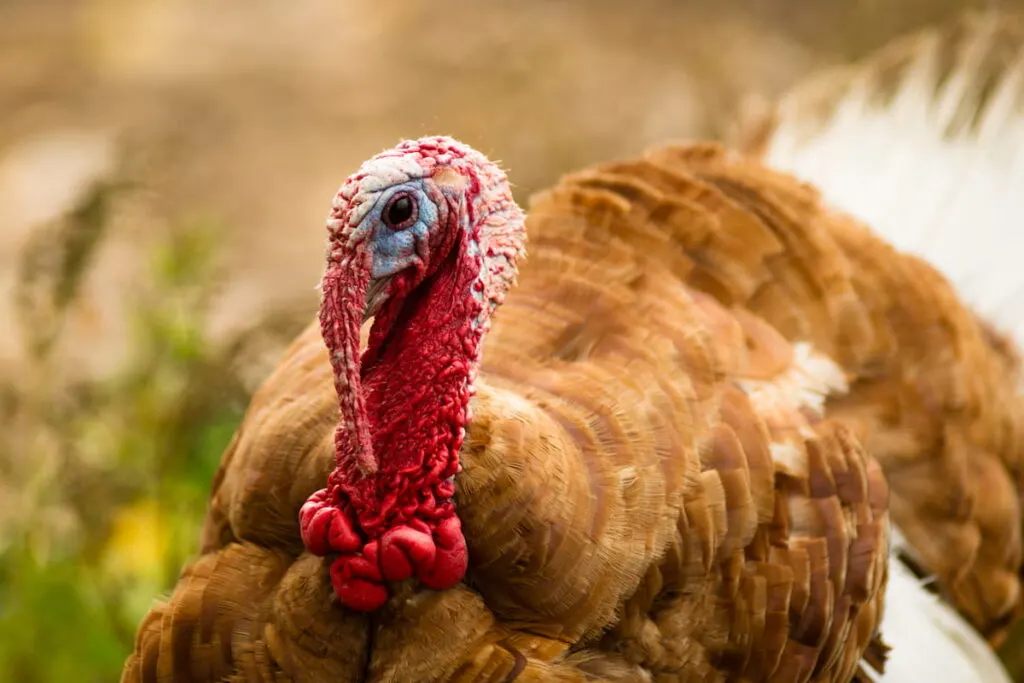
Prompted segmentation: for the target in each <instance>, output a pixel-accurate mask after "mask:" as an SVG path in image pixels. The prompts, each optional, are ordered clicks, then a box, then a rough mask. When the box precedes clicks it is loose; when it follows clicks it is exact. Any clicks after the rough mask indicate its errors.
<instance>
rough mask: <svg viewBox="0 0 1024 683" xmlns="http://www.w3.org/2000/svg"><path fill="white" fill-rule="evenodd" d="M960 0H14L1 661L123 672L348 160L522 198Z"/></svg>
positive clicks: (0, 84) (2, 58)
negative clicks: (484, 164)
mask: <svg viewBox="0 0 1024 683" xmlns="http://www.w3.org/2000/svg"><path fill="white" fill-rule="evenodd" d="M1016 5H1020V6H1024V2H1003V3H998V4H997V3H992V2H985V3H970V2H964V1H954V0H888V1H886V2H883V1H882V0H832V1H831V2H821V1H820V0H714V1H710V0H709V1H705V0H691V1H683V0H676V1H674V2H670V1H668V0H630V2H628V3H627V2H622V1H621V0H620V1H619V2H611V1H604V0H585V1H584V0H577V1H575V2H565V1H558V0H517V1H497V0H496V1H492V2H486V3H484V2H474V1H473V0H434V1H433V2H426V1H423V0H377V1H376V2H359V3H357V2H352V1H351V0H306V1H305V2H292V3H286V2H282V1H280V0H276V1H272V0H219V1H216V2H209V1H204V2H200V1H199V0H0V112H2V116H0V321H2V323H3V324H2V325H0V330H2V332H0V681H19V682H24V683H34V682H44V681H45V682H59V683H65V682H67V681H81V682H83V683H88V682H92V681H97V682H99V681H104V682H105V681H116V680H117V679H118V676H119V674H120V667H121V664H122V662H123V659H124V657H125V656H126V654H127V653H128V651H129V650H130V649H131V644H132V639H133V636H134V631H135V628H136V625H137V623H138V621H139V619H140V618H141V616H142V615H143V614H144V613H145V611H146V609H147V608H148V606H149V605H150V604H151V602H152V600H153V599H154V597H155V596H157V595H159V594H160V593H161V592H162V591H164V590H166V589H167V588H169V587H170V586H171V585H172V584H173V582H174V580H175V579H176V578H177V574H178V571H179V570H180V567H181V565H182V563H183V562H184V561H186V560H187V559H188V558H189V556H190V555H191V554H192V553H193V552H194V550H195V545H196V539H197V534H198V528H199V524H200V521H201V519H202V515H203V513H204V508H205V502H206V497H207V495H208V492H209V487H210V481H211V477H212V474H213V472H214V470H215V469H216V467H217V464H218V462H219V459H220V455H221V452H222V450H223V448H224V447H225V446H226V444H227V442H228V441H229V439H230V437H231V434H232V432H233V430H234V428H235V427H236V425H237V423H238V421H239V420H240V418H241V415H242V411H243V410H244V408H245V405H246V401H247V397H248V395H249V393H250V392H251V391H252V390H253V389H254V388H255V386H256V385H257V384H258V383H259V381H260V380H261V379H262V378H263V377H264V376H265V374H266V373H267V372H268V371H269V369H270V368H271V367H272V366H273V364H274V363H275V361H276V359H277V357H278V354H279V353H280V352H281V351H282V350H283V346H284V345H285V344H286V343H287V342H288V341H289V339H290V337H291V336H292V335H293V334H294V333H295V332H296V331H297V330H298V329H300V327H302V326H303V325H304V324H306V323H307V322H308V321H310V320H311V316H312V315H313V314H314V312H315V310H316V307H317V304H318V295H317V292H316V291H315V290H314V286H315V285H316V284H317V282H318V280H319V277H320V272H321V259H322V255H323V243H324V230H323V219H324V217H325V215H326V212H327V209H328V207H329V203H330V200H331V197H332V195H333V193H334V192H335V190H336V189H337V187H338V185H339V184H340V183H341V181H342V180H343V179H344V177H345V176H346V175H347V174H348V173H350V172H351V171H353V170H354V169H355V168H356V167H357V166H358V164H359V163H360V162H361V161H362V160H363V159H365V158H366V157H368V156H370V155H372V154H374V153H376V152H378V151H380V150H382V149H384V148H386V147H389V146H391V145H392V144H394V143H395V142H397V140H399V139H400V138H403V137H415V136H419V135H424V134H431V133H445V134H452V135H455V136H457V137H459V138H461V139H464V140H465V141H466V142H469V143H470V144H472V145H474V146H476V147H478V148H480V149H481V150H482V151H484V152H485V153H486V154H488V155H489V156H491V157H492V158H497V159H500V160H502V161H503V162H504V164H505V166H506V167H507V168H508V169H509V171H510V175H511V177H512V178H513V180H514V182H515V183H516V188H515V189H516V193H517V198H518V199H519V200H520V201H521V202H525V200H526V199H527V197H528V195H529V193H530V192H531V191H533V190H535V189H538V188H540V187H543V186H544V185H546V184H548V183H550V182H552V181H553V180H555V179H556V178H557V176H558V175H559V174H561V173H563V172H565V171H568V170H571V169H574V168H577V167H579V166H581V165H583V164H586V163H588V162H592V161H597V160H602V159H607V158H609V157H616V156H622V155H626V154H632V153H636V152H638V151H640V150H641V149H643V148H644V147H645V146H647V145H649V144H651V143H654V142H657V141H662V140H666V139H671V138H676V139H678V138H701V137H709V138H720V137H722V136H725V135H727V134H728V133H729V130H730V125H731V124H732V123H733V122H734V121H735V119H736V114H737V112H738V111H739V109H740V107H741V104H742V103H744V102H746V101H747V99H748V98H754V101H755V102H756V98H757V97H765V98H770V97H772V96H774V95H777V94H778V93H779V92H780V91H782V90H783V89H785V88H787V87H788V86H789V85H791V84H793V83H794V82H795V81H796V80H797V79H799V78H800V77H801V76H802V75H804V74H806V73H807V72H809V71H810V70H813V69H816V68H820V67H823V66H826V65H829V64H833V63H836V62H841V61H846V60H850V59H853V58H856V57H859V56H862V55H863V54H865V53H866V52H868V51H870V50H872V49H874V48H876V47H878V46H880V45H881V44H883V43H884V42H886V41H888V40H889V39H891V38H892V37H894V36H896V35H897V34H900V33H903V32H906V31H908V30H912V29H914V28H916V27H919V26H922V25H924V24H927V23H932V22H936V21H941V20H945V19H949V18H952V17H953V16H954V15H956V14H957V13H959V12H961V11H963V10H964V9H965V8H967V7H971V6H974V7H994V6H1001V7H1007V8H1009V7H1014V6H1016Z"/></svg>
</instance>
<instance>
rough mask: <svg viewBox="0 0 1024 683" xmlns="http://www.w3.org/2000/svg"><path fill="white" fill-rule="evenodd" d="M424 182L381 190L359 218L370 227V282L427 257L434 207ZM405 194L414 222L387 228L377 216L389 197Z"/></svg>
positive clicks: (434, 213) (389, 199)
mask: <svg viewBox="0 0 1024 683" xmlns="http://www.w3.org/2000/svg"><path fill="white" fill-rule="evenodd" d="M424 182H425V181H424V180H422V179H421V180H414V181H409V182H405V183H401V184H399V185H394V186H392V187H389V188H387V189H386V190H383V191H382V192H381V193H380V196H379V197H378V198H377V201H376V202H375V203H374V206H373V209H371V210H370V212H369V213H367V215H366V217H365V218H363V222H364V224H365V223H366V222H369V224H370V225H371V226H372V233H371V236H370V251H371V253H372V255H373V267H372V270H371V272H370V277H371V278H372V279H374V280H379V279H382V278H388V277H391V276H392V275H395V274H396V273H400V272H401V271H403V270H405V269H406V268H408V267H410V266H412V265H413V264H415V263H416V262H417V261H422V260H423V259H424V258H425V256H426V254H427V244H428V239H429V236H430V229H431V228H432V227H433V226H435V225H437V219H438V213H437V206H436V205H435V204H434V202H433V201H432V200H431V199H430V197H429V195H428V194H427V192H426V190H425V189H424ZM399 193H406V194H408V196H409V199H411V200H412V201H413V202H414V203H415V204H416V206H417V209H418V210H417V215H416V222H415V223H413V224H412V225H409V226H407V227H404V228H402V229H400V230H393V229H392V228H390V227H388V226H387V225H386V224H385V223H384V221H383V220H382V218H381V214H382V213H383V212H384V210H385V209H386V208H387V207H388V204H389V203H390V201H391V198H392V197H393V196H395V195H396V194H399Z"/></svg>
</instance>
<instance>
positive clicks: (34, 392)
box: [0, 186, 246, 683]
mask: <svg viewBox="0 0 1024 683" xmlns="http://www.w3.org/2000/svg"><path fill="white" fill-rule="evenodd" d="M114 191H115V190H114V189H112V188H111V187H109V186H105V187H100V188H97V189H96V191H95V192H94V193H92V195H91V196H90V197H88V198H87V199H86V201H85V202H84V203H83V204H82V205H81V207H80V209H79V210H78V211H76V212H75V213H74V214H73V215H71V216H69V217H68V219H67V221H66V222H65V223H64V224H63V225H62V226H59V227H58V229H56V230H50V231H46V232H45V233H44V234H45V235H46V237H47V238H48V239H50V240H53V241H54V242H56V243H53V242H51V243H50V244H49V245H48V247H49V248H48V249H44V250H37V251H36V252H33V251H32V248H31V247H30V249H29V253H28V254H27V255H26V262H31V261H32V259H33V258H34V257H35V256H36V255H37V254H41V253H44V252H47V251H48V252H51V253H52V252H53V251H54V250H57V253H58V254H59V258H56V259H51V262H50V263H49V264H44V265H43V266H41V265H39V261H38V259H37V260H36V262H35V264H34V265H32V264H31V263H30V266H31V267H28V268H26V269H25V270H24V272H23V276H24V277H23V278H22V279H23V281H24V283H27V284H28V285H29V286H28V287H24V288H23V289H22V294H23V296H22V298H21V301H22V304H23V305H22V312H23V316H22V322H23V326H24V327H25V329H26V332H28V333H29V334H28V335H27V336H28V339H29V346H30V350H31V352H32V357H33V359H34V360H33V367H32V368H30V369H28V370H29V372H28V380H27V381H26V382H25V386H22V387H19V388H18V390H16V391H8V392H7V394H9V395H7V396H5V397H4V399H5V400H4V401H2V402H0V410H2V411H3V412H4V415H3V416H2V417H3V419H5V420H6V421H7V424H9V425H10V428H5V429H4V430H3V431H2V432H0V477H5V476H6V477H8V478H11V477H13V478H14V481H12V482H9V483H10V487H9V490H11V491H13V492H16V493H17V500H12V501H9V503H10V504H14V506H15V507H17V509H18V510H19V514H17V515H11V516H10V517H9V518H8V517H3V518H0V680H5V681H7V680H9V681H19V682H23V683H35V682H38V683H51V682H52V683H66V682H67V681H83V682H89V681H97V682H99V681H112V680H117V679H118V677H119V676H120V669H121V666H122V663H123V661H124V658H125V657H126V656H127V654H128V652H129V651H130V649H131V646H132V641H133V639H134V633H135V629H136V626H137V624H138V622H139V620H140V619H141V617H142V616H143V615H144V614H145V612H146V610H147V609H148V608H149V606H150V605H151V604H152V601H153V598H154V597H155V596H157V595H159V594H161V593H162V592H165V591H166V590H167V589H168V588H170V586H172V585H173V583H174V581H175V580H176V578H177V576H178V573H179V571H180V569H181V567H182V565H183V564H184V563H185V562H186V561H187V560H188V559H189V557H191V556H193V555H194V553H195V550H196V544H197V536H198V530H199V528H200V525H201V521H202V516H203V514H204V512H205V506H206V500H207V497H208V495H209V488H210V482H211V480H212V477H213V474H214V472H215V471H216V468H217V465H218V463H219V461H220V456H221V453H222V452H223V450H224V448H225V447H226V446H227V444H228V442H229V441H230V439H231V436H232V433H233V431H234V429H235V427H236V426H237V424H238V422H239V420H240V418H241V414H242V411H243V409H244V406H245V401H246V396H245V392H244V390H243V389H242V387H241V385H240V384H239V383H238V382H237V381H236V380H235V379H234V378H233V377H232V376H231V373H230V370H229V368H230V363H228V362H227V359H226V358H225V353H226V351H224V350H219V349H218V348H217V347H215V345H213V344H212V343H210V341H209V340H208V339H207V337H206V335H205V333H204V317H205V314H206V310H207V308H208V304H209V302H210V301H211V298H212V296H213V294H214V293H215V283H216V280H217V273H216V271H215V269H214V267H213V254H214V251H215V250H214V246H215V240H214V235H215V234H216V231H215V226H214V225H212V224H211V223H209V222H204V221H192V222H190V223H187V224H185V225H184V226H182V227H181V228H180V229H178V230H175V231H174V236H173V237H172V238H171V239H170V240H169V241H168V243H166V244H165V245H163V246H162V248H161V249H159V250H158V251H157V253H155V254H153V255H152V264H151V267H150V268H149V269H148V270H147V272H149V273H151V276H152V278H153V282H151V283H148V284H149V285H152V286H151V287H145V288H143V287H140V290H139V292H140V293H139V294H137V295H132V296H135V297H136V299H135V300H134V301H133V307H132V308H133V310H134V311H136V314H135V320H134V323H135V325H134V333H135V340H134V343H133V344H132V349H133V356H132V358H131V360H130V362H129V363H128V369H127V370H126V371H125V372H123V373H122V374H120V375H119V376H117V377H113V378H106V379H103V380H95V381H90V382H87V383H84V384H80V385H77V386H64V385H61V384H60V382H59V373H58V372H57V371H56V370H55V369H54V367H53V366H52V363H51V358H50V356H51V354H50V351H51V349H52V347H53V340H54V339H55V338H56V337H57V336H58V335H59V332H60V329H61V320H62V316H63V315H64V311H66V310H67V309H68V307H69V304H70V303H71V302H72V301H73V300H74V298H75V296H76V292H77V289H78V284H79V282H80V281H81V280H82V275H83V273H84V272H86V270H87V268H88V267H89V262H90V253H91V251H92V250H93V248H94V247H95V245H96V244H97V243H99V242H100V240H101V238H102V235H103V224H104V222H105V220H106V215H107V210H106V208H105V207H106V206H107V204H108V203H109V200H110V196H109V194H110V193H111V192H114ZM44 266H45V267H44ZM47 268H49V269H50V270H51V271H53V272H47ZM143 291H147V292H151V293H150V294H141V292H143ZM19 471H21V472H28V474H27V475H24V476H21V478H20V479H19V478H18V475H17V473H18V472H19ZM9 503H8V502H5V505H7V504H9Z"/></svg>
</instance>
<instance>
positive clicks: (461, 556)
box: [299, 140, 518, 611]
mask: <svg viewBox="0 0 1024 683" xmlns="http://www.w3.org/2000/svg"><path fill="white" fill-rule="evenodd" d="M406 144H407V145H408V144H410V143H406ZM416 144H417V146H418V147H417V150H416V151H417V152H418V153H419V154H424V145H425V147H426V150H425V154H426V156H427V160H426V161H425V162H421V163H426V164H428V165H430V164H431V163H433V164H437V160H438V158H440V159H441V161H442V163H443V162H444V161H445V159H448V158H450V155H451V154H452V153H453V152H454V153H456V154H457V153H458V148H456V149H455V150H452V149H451V148H446V147H444V146H440V145H439V146H438V147H437V148H436V149H431V146H430V142H429V140H428V141H424V140H421V141H417V143H416ZM431 152H435V153H436V154H433V155H432V154H431ZM442 153H443V154H447V155H448V156H441V154H442ZM445 167H446V168H448V167H447V165H445ZM473 171H474V167H473V166H471V165H468V166H465V167H462V168H460V169H459V172H460V173H462V175H463V176H464V178H465V183H461V184H459V185H458V191H454V190H453V191H448V190H449V189H450V187H449V186H448V185H446V184H442V185H440V186H430V188H429V191H430V193H431V197H432V199H433V200H434V202H435V204H436V205H437V206H438V209H439V212H438V213H439V220H438V223H439V224H440V225H439V228H441V229H439V230H437V231H436V232H432V233H431V240H430V243H429V245H428V246H429V249H428V258H427V259H425V261H427V262H428V263H426V264H425V265H423V267H422V268H421V269H420V270H419V271H417V270H415V269H412V270H410V271H409V272H403V273H400V274H399V275H397V276H395V278H394V281H393V283H392V287H391V292H390V298H389V300H388V302H387V303H386V304H385V306H384V308H383V309H382V310H381V311H380V312H379V313H378V314H377V316H376V317H375V321H374V325H373V328H372V330H371V333H370V341H369V344H368V348H367V351H366V353H365V354H364V355H363V357H362V359H361V362H357V361H356V359H357V358H358V343H359V342H358V339H359V323H360V320H361V315H362V302H363V300H364V299H365V291H366V286H367V282H368V280H369V271H370V267H371V265H372V264H371V259H370V256H369V251H368V249H367V245H366V244H365V242H363V243H353V242H352V241H349V243H348V244H342V243H341V242H343V241H344V240H341V239H340V238H338V239H334V238H332V244H331V253H330V256H329V260H328V268H327V271H326V273H325V275H324V279H323V302H322V306H321V311H320V323H321V330H322V333H323V338H324V341H325V343H326V345H327V347H328V349H329V350H330V352H331V360H332V364H333V365H334V369H335V383H336V388H337V390H338V395H339V405H340V422H339V425H338V429H337V431H336V434H335V443H336V449H337V455H336V459H337V467H336V469H335V470H334V472H333V473H332V474H331V476H330V478H329V481H328V486H327V487H326V488H324V489H321V490H320V491H317V492H316V493H314V494H313V495H312V496H310V498H309V499H308V501H307V502H306V503H305V505H303V507H302V509H301V511H300V515H299V518H300V528H301V532H302V538H303V541H304V543H305V545H306V547H307V549H308V550H309V551H310V552H312V553H314V554H317V555H322V556H332V557H334V559H333V562H332V564H331V568H330V573H331V579H332V582H333V585H334V589H335V592H336V594H337V596H338V598H339V599H340V601H341V602H342V603H343V604H344V605H346V606H347V607H349V608H352V609H356V610H361V611H367V610H373V609H376V608H378V607H380V606H382V605H383V604H384V603H385V602H386V601H387V599H388V595H389V591H388V589H387V586H386V583H385V582H394V581H401V580H404V579H407V578H410V577H415V578H416V579H418V580H419V581H420V583H422V584H423V585H424V586H426V587H428V588H432V589H435V590H442V589H445V588H449V587H451V586H453V585H455V584H457V583H458V582H459V581H461V580H462V578H463V576H464V575H465V572H466V568H467V563H468V556H467V549H466V541H465V538H464V536H463V534H462V528H461V523H460V521H459V518H458V517H457V516H456V514H455V504H454V502H453V501H452V497H453V495H454V493H455V485H454V476H455V474H456V473H457V472H458V470H459V449H460V448H461V446H462V440H463V437H464V434H465V426H466V423H467V421H468V419H469V400H470V397H471V394H472V379H473V376H474V374H475V370H476V366H477V363H478V356H479V346H480V341H481V339H482V336H483V334H484V332H485V331H486V323H485V319H486V316H487V314H488V313H489V312H490V311H489V310H487V311H485V310H484V309H485V308H493V305H496V303H497V302H494V304H493V305H491V306H488V304H487V303H486V301H487V300H486V299H485V297H484V296H483V295H482V292H483V290H484V285H483V280H482V279H481V274H482V273H483V272H484V266H485V263H484V256H485V255H491V256H493V255H494V253H495V252H494V249H495V248H499V249H500V247H501V241H500V240H498V241H496V243H495V244H494V245H492V246H491V249H490V250H489V251H484V252H481V251H480V250H479V248H473V249H471V248H470V245H474V246H476V247H479V245H480V242H479V237H480V234H479V233H480V225H479V221H478V220H477V216H475V215H474V214H475V213H476V211H477V205H478V204H480V203H481V202H474V201H472V199H473V198H474V197H475V196H477V195H478V194H479V189H480V188H479V184H480V181H479V178H478V177H477V176H476V174H475V173H474V172H473ZM447 178H450V176H448V177H447ZM353 179H354V180H355V181H358V180H359V176H353ZM353 179H350V181H349V182H350V183H351V182H353ZM501 180H502V181H503V180H504V176H503V175H502V176H501ZM344 191H345V186H343V188H342V193H344ZM505 199H507V201H508V202H509V203H511V197H510V196H509V197H505ZM511 205H512V206H514V204H511ZM336 207H337V208H336V212H337V213H338V216H337V217H338V219H339V220H338V222H339V223H344V221H346V220H347V215H346V211H347V209H348V207H346V206H345V204H344V202H339V203H337V204H336ZM516 211H518V209H516ZM335 242H338V243H335ZM474 293H475V295H474ZM499 298H500V297H499ZM492 299H493V297H492ZM482 321H484V322H482ZM385 341H386V344H385V343H384V342H385Z"/></svg>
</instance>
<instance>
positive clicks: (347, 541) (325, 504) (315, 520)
mask: <svg viewBox="0 0 1024 683" xmlns="http://www.w3.org/2000/svg"><path fill="white" fill-rule="evenodd" d="M299 531H300V533H301V534H302V542H303V543H304V544H305V546H306V549H307V550H309V552H311V553H313V554H314V555H320V556H323V555H327V554H329V553H351V552H354V551H356V550H358V549H359V547H360V546H361V545H362V544H363V540H362V538H361V537H360V536H359V534H358V532H357V531H356V529H355V524H354V523H353V520H352V519H351V518H350V517H349V515H347V514H345V512H344V511H342V510H339V509H338V508H337V507H336V506H334V505H333V504H332V503H331V501H330V495H329V494H328V491H327V489H320V490H319V491H317V492H316V493H314V494H313V495H312V496H310V497H309V498H308V499H307V500H306V502H305V503H304V504H303V506H302V507H301V508H300V509H299Z"/></svg>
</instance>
